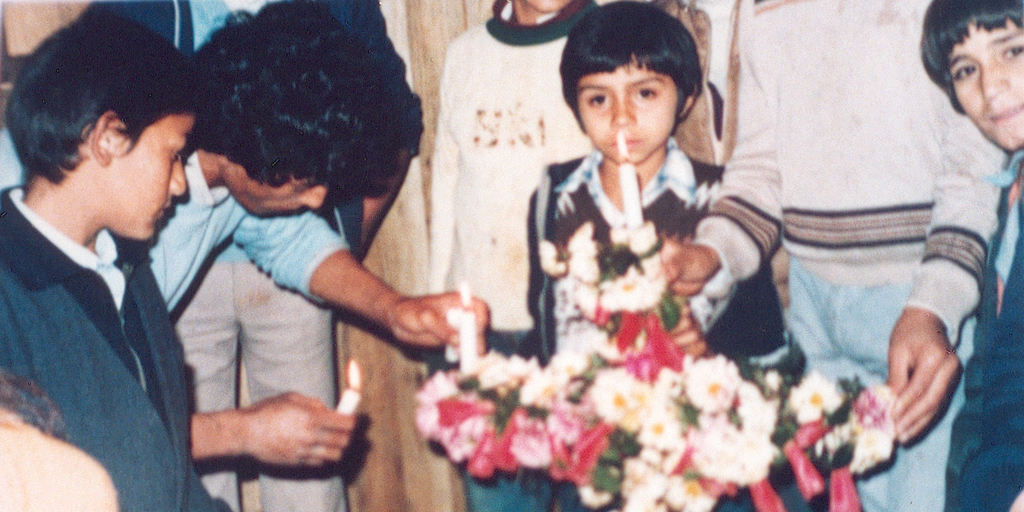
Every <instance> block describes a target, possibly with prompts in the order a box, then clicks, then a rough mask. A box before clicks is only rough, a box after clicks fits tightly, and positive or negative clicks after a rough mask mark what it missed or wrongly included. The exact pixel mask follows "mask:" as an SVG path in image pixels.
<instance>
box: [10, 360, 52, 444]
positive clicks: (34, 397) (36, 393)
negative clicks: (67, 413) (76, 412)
mask: <svg viewBox="0 0 1024 512" xmlns="http://www.w3.org/2000/svg"><path fill="white" fill-rule="evenodd" d="M0 409H5V410H7V411H10V412H12V413H14V414H15V415H17V416H18V418H20V419H21V421H23V422H25V423H26V424H28V425H32V426H33V427H36V428H38V429H39V430H41V431H43V432H44V433H46V434H49V435H51V436H53V437H56V438H57V439H67V425H66V424H65V423H64V418H63V417H62V416H61V414H60V410H59V409H58V408H57V405H56V404H54V403H53V400H51V399H50V397H49V396H48V395H47V394H46V392H45V391H43V389H42V388H40V387H39V385H38V384H36V383H35V382H34V381H32V380H30V379H28V378H26V377H22V376H20V375H15V374H13V373H11V372H9V371H7V370H3V369H0Z"/></svg>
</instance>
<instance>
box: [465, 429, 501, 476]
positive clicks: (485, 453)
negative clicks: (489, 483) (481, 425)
mask: <svg viewBox="0 0 1024 512" xmlns="http://www.w3.org/2000/svg"><path fill="white" fill-rule="evenodd" d="M494 445H495V438H494V429H492V428H488V429H487V431H486V432H485V433H484V437H483V439H481V440H480V444H478V445H477V447H476V450H475V451H474V452H473V456H472V457H470V458H469V462H468V463H467V464H466V471H468V472H469V474H470V476H472V477H474V478H479V479H481V480H485V479H488V478H490V477H492V476H494V461H493V458H494Z"/></svg>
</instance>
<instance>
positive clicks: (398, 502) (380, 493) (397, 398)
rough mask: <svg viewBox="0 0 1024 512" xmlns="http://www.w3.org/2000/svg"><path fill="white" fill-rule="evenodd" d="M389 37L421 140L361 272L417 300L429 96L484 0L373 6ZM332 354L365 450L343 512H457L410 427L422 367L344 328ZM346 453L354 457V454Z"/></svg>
mask: <svg viewBox="0 0 1024 512" xmlns="http://www.w3.org/2000/svg"><path fill="white" fill-rule="evenodd" d="M381 5H382V8H383V10H384V14H385V17H386V18H387V21H388V32H389V34H390V35H391V39H392V41H393V42H394V43H395V45H396V47H398V48H399V53H400V54H402V55H403V57H404V58H405V61H406V63H407V64H408V67H409V72H410V76H409V79H410V83H411V84H412V86H413V90H415V91H416V93H417V94H419V95H420V98H421V99H422V101H423V118H424V125H425V132H424V134H423V138H422V139H421V142H420V156H419V157H418V158H417V159H416V160H414V161H413V165H412V168H411V169H410V172H409V176H408V178H407V179H406V182H405V184H404V187H403V189H402V191H401V193H400V195H399V198H398V200H397V202H396V204H395V206H394V208H393V209H392V210H391V212H390V214H389V216H388V218H387V219H386V221H385V223H384V226H383V227H382V229H381V231H380V233H379V234H378V236H377V239H376V241H375V243H374V245H373V248H372V250H371V251H370V253H369V255H368V257H367V260H366V266H367V267H368V268H369V269H370V270H371V271H373V272H374V273H375V274H377V275H379V276H381V277H382V278H383V279H384V280H386V281H387V282H389V283H391V284H392V285H393V286H395V287H397V288H398V289H399V290H401V291H403V292H406V293H413V294H418V293H423V292H424V290H425V286H426V276H425V269H426V268H427V251H426V226H427V222H428V220H427V219H426V218H425V212H426V198H427V197H429V195H428V194H427V188H428V184H429V176H430V155H431V151H432V149H433V141H434V129H435V125H436V118H437V100H436V99H437V89H438V82H439V80H440V74H441V67H442V64H443V62H444V51H445V48H446V46H447V44H448V42H449V41H451V40H452V39H453V38H454V37H455V36H457V35H458V34H460V33H462V32H463V31H465V30H466V29H467V28H468V27H470V26H473V25H476V24H479V23H482V22H483V21H484V20H486V19H487V18H489V17H490V8H491V2H490V0H382V2H381ZM341 339H342V340H343V342H342V344H341V346H342V347H344V348H345V350H343V351H340V352H341V353H347V354H348V355H349V356H352V357H356V358H358V359H359V361H360V363H361V364H362V366H363V368H365V369H366V370H367V371H366V374H367V377H368V378H367V381H368V388H367V389H366V391H365V393H364V400H363V406H362V410H363V412H364V413H365V414H366V415H367V419H368V420H369V422H368V423H369V425H368V428H367V430H366V439H367V440H368V441H369V450H368V451H367V452H366V459H365V463H364V464H363V465H362V467H361V469H360V471H359V472H358V473H357V474H355V475H352V478H351V479H350V486H349V510H351V511H352V512H379V511H389V512H391V511H394V512H406V511H408V512H461V511H462V510H463V509H464V498H463V494H462V484H461V480H460V479H459V477H458V474H457V473H455V472H454V471H453V470H452V466H451V465H450V464H449V463H448V462H447V460H446V459H444V458H443V457H439V456H437V455H436V454H434V453H432V452H431V451H430V450H429V448H428V447H427V445H426V444H425V443H424V442H423V441H422V440H421V439H420V437H419V436H418V435H417V433H416V431H415V427H414V423H413V418H414V411H415V400H414V397H413V393H414V392H415V389H416V387H417V386H418V384H419V383H420V382H421V381H422V378H423V376H424V368H423V367H422V365H420V364H416V363H413V362H411V361H410V360H409V359H407V358H405V357H404V356H403V355H402V354H401V353H400V352H399V351H398V350H396V349H395V348H394V347H390V346H388V345H386V344H384V343H381V342H380V340H378V339H375V338H374V337H373V336H372V335H371V334H369V333H367V332H366V331H362V330H359V329H356V328H352V327H343V328H342V336H341ZM356 452H357V451H356V450H353V453H356Z"/></svg>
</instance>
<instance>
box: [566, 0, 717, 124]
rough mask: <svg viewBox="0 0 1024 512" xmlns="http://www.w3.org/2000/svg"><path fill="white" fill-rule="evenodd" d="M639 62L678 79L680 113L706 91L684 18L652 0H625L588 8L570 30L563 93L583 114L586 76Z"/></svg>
mask: <svg viewBox="0 0 1024 512" xmlns="http://www.w3.org/2000/svg"><path fill="white" fill-rule="evenodd" d="M627 64H636V65H638V66H640V67H643V68H646V69H649V70H651V71H654V72H656V73H662V74H665V75H668V76H669V77H671V78H672V80H673V81H674V82H675V84H676V91H677V95H678V100H679V101H678V105H677V106H676V108H677V110H678V113H682V109H683V107H684V106H685V105H686V99H687V98H690V97H693V96H696V95H697V94H698V93H699V92H700V85H701V76H702V75H701V69H700V61H699V60H698V57H697V45H696V43H694V41H693V36H691V35H690V32H689V31H687V30H686V28H685V27H683V24H682V23H680V22H679V20H677V19H675V18H673V17H672V16H670V15H669V14H668V13H666V12H665V11H662V10H661V9H658V8H657V7H654V6H651V5H649V4H645V3H640V2H632V1H619V2H611V3H609V4H606V5H603V6H600V7H598V8H596V9H593V10H591V11H590V12H589V13H587V14H586V15H585V16H583V18H581V19H580V21H579V22H578V23H577V24H576V25H575V26H574V27H573V28H572V29H571V30H570V31H569V38H568V40H567V41H566V43H565V49H564V50H563V51H562V63H561V66H560V67H559V71H560V72H561V74H562V95H563V97H565V101H566V103H568V104H569V108H571V109H572V111H573V113H574V114H575V115H576V119H577V120H579V118H580V113H579V103H578V97H579V90H578V86H579V83H580V79H582V78H583V77H584V76H586V75H590V74H594V73H610V72H613V71H615V70H616V69H617V68H619V67H621V66H625V65H627Z"/></svg>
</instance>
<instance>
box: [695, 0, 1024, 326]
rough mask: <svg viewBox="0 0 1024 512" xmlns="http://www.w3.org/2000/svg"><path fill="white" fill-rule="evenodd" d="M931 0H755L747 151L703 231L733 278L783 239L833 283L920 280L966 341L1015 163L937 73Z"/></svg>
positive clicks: (917, 289) (745, 67)
mask: <svg viewBox="0 0 1024 512" xmlns="http://www.w3.org/2000/svg"><path fill="white" fill-rule="evenodd" d="M929 2H930V0H902V1H900V2H892V1H890V0H767V1H763V2H758V3H757V4H756V6H755V5H753V3H752V0H744V8H742V9H741V12H742V14H741V16H743V17H742V18H741V19H740V25H739V26H740V29H739V31H740V32H739V37H740V39H739V44H740V55H741V62H740V65H741V68H740V95H739V109H738V111H739V114H738V115H739V119H738V136H737V145H736V150H735V153H734V154H733V159H732V160H731V161H730V162H729V163H728V165H727V167H726V172H725V176H724V181H723V186H722V188H721V192H720V196H719V199H718V200H717V201H716V202H715V204H714V206H713V212H712V214H713V215H717V216H715V217H710V218H708V219H706V220H705V221H704V222H702V223H701V225H700V226H699V229H698V242H700V243H705V244H708V245H710V246H712V247H715V248H716V249H717V250H718V251H719V253H720V254H721V255H722V256H723V262H724V265H725V267H727V269H728V270H729V271H730V273H731V274H732V276H733V277H734V278H743V277H746V276H749V275H751V274H753V273H754V271H755V270H756V269H757V268H758V265H760V264H761V263H762V262H763V260H764V258H765V257H766V256H767V255H770V252H771V251H772V249H773V248H774V247H775V246H776V244H778V243H779V241H780V237H781V241H782V243H783V245H784V247H785V249H786V250H787V251H788V252H789V253H790V256H792V257H795V258H798V259H799V260H800V262H801V263H802V264H804V265H805V266H806V267H807V268H808V269H810V270H811V271H812V272H814V273H815V274H817V275H819V276H820V277H822V278H823V279H826V280H828V281H830V282H834V283H839V284H851V285H865V286H870V285H878V284H884V283H894V282H910V281H911V280H913V283H914V287H913V292H912V295H911V297H910V299H909V304H911V305H916V306H919V307H923V308H926V309H928V310H930V311H932V312H934V313H936V314H938V315H939V316H940V318H942V319H943V320H944V321H945V322H946V324H947V326H949V327H950V328H951V329H953V330H955V328H956V327H957V326H958V325H959V323H960V321H961V319H962V318H963V317H964V316H965V315H966V314H967V313H968V312H969V311H970V310H971V309H972V308H973V307H974V305H975V304H976V303H977V300H978V294H979V280H980V276H981V273H982V270H983V268H984V261H985V260H984V258H985V248H986V244H987V241H988V237H989V236H990V235H991V232H992V230H993V229H994V228H995V204H996V198H997V191H996V189H995V187H993V186H992V185H989V184H988V183H986V182H985V181H983V180H982V179H981V177H982V175H985V174H991V173H994V172H996V171H997V170H998V169H999V168H1000V165H1001V163H1002V160H1003V159H1004V158H1005V157H1004V155H1003V154H1002V152H1001V151H1000V150H998V149H997V148H996V147H995V146H994V145H992V144H990V143H989V142H988V141H986V140H984V139H983V137H982V136H981V135H980V133H979V131H978V130H977V129H976V128H975V127H974V126H973V124H972V123H971V122H970V121H969V120H968V119H967V118H966V117H965V116H962V115H958V114H956V113H955V112H954V111H953V109H952V107H951V106H950V103H949V99H948V98H947V97H946V96H945V95H944V94H943V93H942V92H941V91H940V90H939V89H938V88H937V87H936V86H935V85H934V84H932V83H931V82H930V81H929V80H928V77H927V75H926V74H925V71H924V67H923V65H922V63H921V57H920V50H919V44H920V40H921V27H922V21H923V16H924V11H925V8H926V7H927V6H928V4H929ZM951 332H953V331H951Z"/></svg>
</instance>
